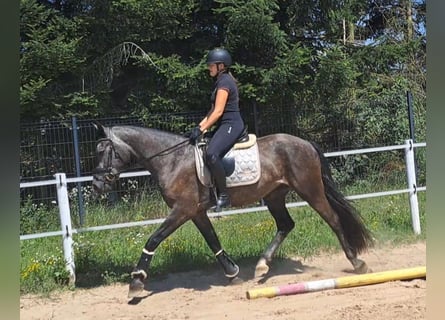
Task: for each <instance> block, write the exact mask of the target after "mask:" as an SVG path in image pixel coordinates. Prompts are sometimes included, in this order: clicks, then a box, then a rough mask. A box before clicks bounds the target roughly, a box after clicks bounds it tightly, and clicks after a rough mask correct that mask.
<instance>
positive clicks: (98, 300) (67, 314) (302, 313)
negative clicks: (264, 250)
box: [20, 242, 426, 320]
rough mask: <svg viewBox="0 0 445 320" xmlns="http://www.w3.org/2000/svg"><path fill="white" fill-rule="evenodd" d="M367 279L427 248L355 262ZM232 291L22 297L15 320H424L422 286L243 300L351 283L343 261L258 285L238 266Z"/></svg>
mask: <svg viewBox="0 0 445 320" xmlns="http://www.w3.org/2000/svg"><path fill="white" fill-rule="evenodd" d="M361 258H363V259H364V260H365V261H366V262H367V264H368V265H369V266H370V267H371V268H372V271H373V272H379V271H389V270H398V269H405V268H412V267H421V266H425V265H426V243H425V242H419V243H415V244H410V245H403V246H398V247H379V248H374V249H371V250H370V251H369V252H368V253H366V254H363V255H361ZM241 269H242V270H241V272H240V278H242V279H243V280H244V282H243V283H241V284H238V285H227V281H226V279H225V278H224V276H223V274H222V271H221V270H219V269H218V270H213V271H206V272H202V271H193V272H187V273H176V274H171V275H169V276H168V277H165V278H162V279H160V278H157V279H153V280H152V281H151V282H150V283H149V285H148V286H147V288H148V289H149V290H150V291H147V294H146V296H145V297H143V298H141V299H137V300H135V301H132V302H130V303H129V301H128V299H127V292H128V285H113V286H104V287H99V288H93V289H76V290H75V291H72V292H64V293H58V294H54V295H53V296H51V297H50V298H39V297H36V296H22V297H21V299H20V319H39V320H41V319H61V320H62V319H63V320H70V319H76V320H81V319H94V320H101V319H113V320H114V319H116V320H124V319H132V320H138V319H158V320H165V319H169V320H170V319H173V320H176V319H212V320H217V319H237V320H240V319H241V320H242V319H244V320H257V319H261V320H267V319H280V320H286V319H305V320H319V319H329V320H340V319H341V320H348V319H354V320H357V319H360V320H366V319H369V320H371V319H372V320H376V319H403V320H409V319H425V318H426V280H423V279H413V280H409V281H391V282H385V283H381V284H373V285H368V286H362V287H355V288H345V289H331V290H323V291H318V292H312V293H304V294H298V295H289V296H279V297H274V298H258V299H252V300H248V299H247V298H246V291H247V290H251V289H254V288H262V287H274V286H279V285H286V284H290V283H297V282H303V281H313V280H323V279H330V278H338V277H345V276H349V275H351V271H352V269H351V265H350V264H349V262H348V261H347V260H346V258H345V257H344V255H343V253H338V254H331V255H322V256H317V257H312V258H308V259H304V260H301V259H298V258H295V259H287V260H280V261H275V263H273V264H272V266H271V270H270V272H269V273H270V275H269V276H268V277H267V278H266V279H263V281H262V282H261V283H258V281H257V280H253V271H254V265H242V266H241Z"/></svg>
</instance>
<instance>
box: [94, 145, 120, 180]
mask: <svg viewBox="0 0 445 320" xmlns="http://www.w3.org/2000/svg"><path fill="white" fill-rule="evenodd" d="M103 141H108V142H110V147H111V152H109V153H108V159H107V165H106V166H105V167H104V168H94V169H93V174H94V175H100V174H101V175H102V176H103V177H104V179H105V181H104V182H105V183H110V184H111V183H113V182H115V181H116V180H118V179H119V174H120V173H119V171H118V170H117V169H116V168H113V166H112V163H113V155H114V157H115V158H120V155H119V153H118V152H117V151H116V149H115V148H114V143H113V140H111V139H110V138H102V139H99V140H98V143H100V142H103Z"/></svg>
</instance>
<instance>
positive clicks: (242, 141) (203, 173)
mask: <svg viewBox="0 0 445 320" xmlns="http://www.w3.org/2000/svg"><path fill="white" fill-rule="evenodd" d="M209 140H210V138H209V136H206V135H204V137H203V138H202V139H201V140H199V141H198V142H197V143H196V145H195V163H196V172H197V175H198V178H199V180H200V182H201V183H202V184H203V185H204V186H207V187H213V183H212V177H211V174H210V170H209V169H208V168H207V166H206V165H205V153H206V152H205V151H206V148H207V144H208V141H209ZM222 162H223V166H224V171H225V173H226V184H227V187H228V188H230V187H235V186H242V185H249V184H253V183H256V182H258V180H259V179H260V176H261V167H260V159H259V152H258V145H257V143H256V136H255V135H254V134H249V133H247V129H246V128H245V129H244V131H243V133H242V134H241V135H240V137H239V138H238V139H237V142H236V143H235V145H234V146H233V147H232V149H230V150H229V152H227V154H226V155H225V156H224V158H223V159H222Z"/></svg>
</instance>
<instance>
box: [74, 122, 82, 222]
mask: <svg viewBox="0 0 445 320" xmlns="http://www.w3.org/2000/svg"><path fill="white" fill-rule="evenodd" d="M72 125H73V145H74V158H75V160H76V176H77V177H80V176H81V174H80V170H81V169H80V152H79V138H78V134H77V130H78V129H77V119H76V117H72ZM77 198H78V201H79V203H78V204H79V219H80V225H81V226H83V220H84V216H85V209H84V207H83V194H82V184H81V183H80V182H78V183H77Z"/></svg>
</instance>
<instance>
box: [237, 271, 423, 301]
mask: <svg viewBox="0 0 445 320" xmlns="http://www.w3.org/2000/svg"><path fill="white" fill-rule="evenodd" d="M424 277H426V267H425V266H423V267H415V268H408V269H399V270H391V271H382V272H374V273H367V274H360V275H354V276H348V277H340V278H336V279H326V280H317V281H308V282H300V283H294V284H288V285H283V286H277V287H267V288H259V289H251V290H248V291H247V292H246V297H247V299H256V298H273V297H276V296H283V295H291V294H299V293H306V292H314V291H321V290H327V289H340V288H350V287H358V286H365V285H370V284H377V283H382V282H388V281H395V280H408V279H416V278H424Z"/></svg>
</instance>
